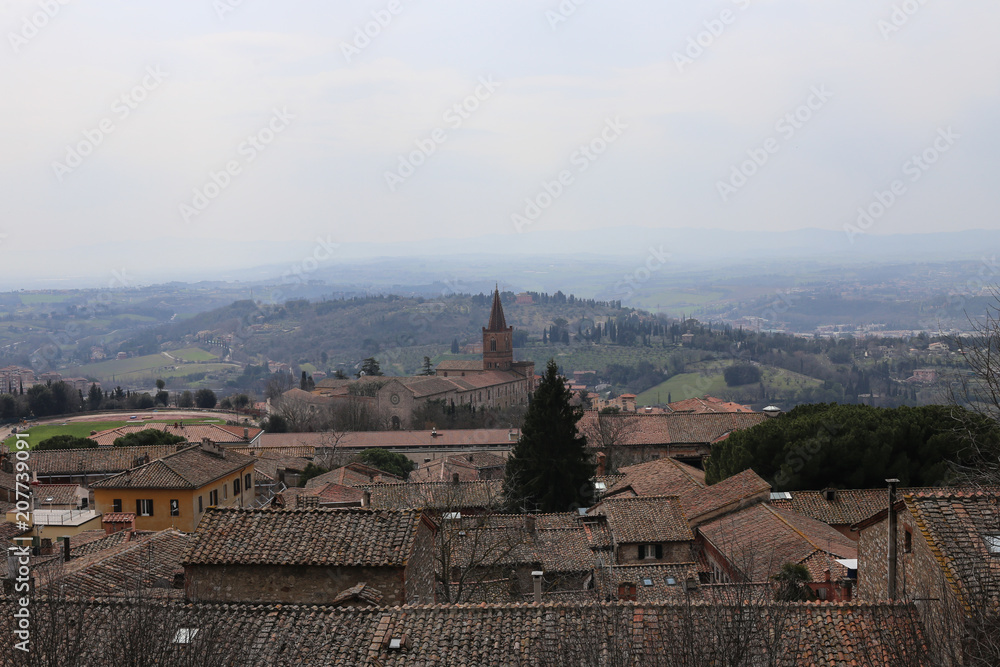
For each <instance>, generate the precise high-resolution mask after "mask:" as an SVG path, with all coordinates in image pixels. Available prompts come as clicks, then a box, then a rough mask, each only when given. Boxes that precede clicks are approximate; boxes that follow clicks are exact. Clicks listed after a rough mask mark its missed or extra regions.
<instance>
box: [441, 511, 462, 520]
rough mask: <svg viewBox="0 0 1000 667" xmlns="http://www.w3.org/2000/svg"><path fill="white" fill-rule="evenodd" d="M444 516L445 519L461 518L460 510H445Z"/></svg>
mask: <svg viewBox="0 0 1000 667" xmlns="http://www.w3.org/2000/svg"><path fill="white" fill-rule="evenodd" d="M444 518H445V519H451V520H455V519H461V518H462V513H461V512H445V513H444Z"/></svg>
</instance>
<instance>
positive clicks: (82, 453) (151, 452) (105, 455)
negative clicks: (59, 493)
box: [31, 445, 177, 476]
mask: <svg viewBox="0 0 1000 667" xmlns="http://www.w3.org/2000/svg"><path fill="white" fill-rule="evenodd" d="M176 451H177V445H153V446H151V447H92V448H90V449H49V450H45V451H41V452H37V451H36V452H32V453H31V470H32V471H33V472H36V473H38V474H39V475H43V476H69V475H83V474H111V473H118V472H121V471H123V470H128V469H129V468H134V467H136V466H137V465H142V463H143V462H146V461H152V460H155V459H159V458H162V457H164V456H167V455H169V454H173V453H174V452H176ZM147 457H148V458H147Z"/></svg>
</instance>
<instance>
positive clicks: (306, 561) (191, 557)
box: [184, 508, 421, 567]
mask: <svg viewBox="0 0 1000 667" xmlns="http://www.w3.org/2000/svg"><path fill="white" fill-rule="evenodd" d="M420 522H421V514H420V512H418V511H415V510H376V511H373V510H367V509H353V508H352V509H304V510H302V509H297V510H249V509H217V508H213V509H210V510H208V512H206V513H205V516H204V517H203V518H202V520H201V523H200V524H198V531H197V532H196V533H195V541H194V544H193V545H192V547H191V552H190V553H189V554H188V556H187V558H186V560H185V561H184V562H185V564H187V565H202V564H211V565H224V564H241V565H247V564H259V565H263V564H267V565H345V566H369V567H380V566H386V567H403V566H405V565H406V562H407V560H408V559H409V557H410V552H411V550H412V547H413V541H414V539H415V537H416V534H417V527H418V526H419V524H420Z"/></svg>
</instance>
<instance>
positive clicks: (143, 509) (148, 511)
mask: <svg viewBox="0 0 1000 667" xmlns="http://www.w3.org/2000/svg"><path fill="white" fill-rule="evenodd" d="M135 513H136V514H138V515H139V516H153V501H152V500H147V499H139V500H136V501H135Z"/></svg>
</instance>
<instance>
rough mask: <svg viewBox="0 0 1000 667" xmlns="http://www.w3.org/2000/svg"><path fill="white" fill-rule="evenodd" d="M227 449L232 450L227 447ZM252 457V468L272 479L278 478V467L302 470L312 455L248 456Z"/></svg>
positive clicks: (310, 461) (293, 470)
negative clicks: (307, 456)
mask: <svg viewBox="0 0 1000 667" xmlns="http://www.w3.org/2000/svg"><path fill="white" fill-rule="evenodd" d="M226 451H227V452H228V451H233V450H231V449H227V450H226ZM250 458H253V467H254V470H258V469H259V470H260V472H261V473H262V474H264V475H266V476H267V477H269V478H270V479H272V480H277V479H278V468H284V469H285V470H290V471H292V472H303V471H304V470H305V469H306V466H307V465H309V464H310V463H312V457H309V458H306V457H302V456H281V457H271V456H261V457H250Z"/></svg>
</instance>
